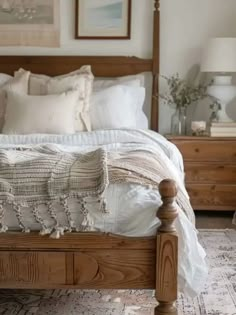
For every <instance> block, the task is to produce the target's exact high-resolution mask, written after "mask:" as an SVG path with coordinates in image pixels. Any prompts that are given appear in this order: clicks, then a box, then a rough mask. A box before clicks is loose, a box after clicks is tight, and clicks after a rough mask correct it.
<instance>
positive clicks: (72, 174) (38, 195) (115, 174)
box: [0, 145, 192, 237]
mask: <svg viewBox="0 0 236 315" xmlns="http://www.w3.org/2000/svg"><path fill="white" fill-rule="evenodd" d="M164 178H172V176H171V174H169V173H168V170H167V169H166V167H165V161H163V160H161V159H160V158H159V157H157V156H156V155H155V154H153V153H151V152H147V151H142V150H137V151H135V150H132V151H129V152H109V153H107V152H106V151H105V150H104V149H102V148H100V149H97V150H95V151H92V152H89V153H84V154H78V153H68V152H62V151H60V150H57V147H56V146H54V145H43V146H36V147H32V148H31V149H21V150H19V149H18V150H13V149H7V150H5V149H2V150H0V231H2V232H6V231H7V229H8V227H7V226H6V225H5V224H4V216H5V206H6V205H8V206H9V205H11V206H12V208H13V210H14V211H15V213H16V217H17V219H18V223H19V226H20V228H21V229H22V231H24V232H29V229H28V228H27V226H25V225H24V223H23V222H24V220H23V216H24V213H23V212H22V207H23V206H27V207H32V214H33V216H34V218H35V220H36V221H37V222H38V223H40V225H41V227H42V228H41V234H52V236H53V237H59V236H60V234H63V232H64V231H65V230H68V231H83V230H92V225H93V222H92V219H91V217H90V214H89V207H91V205H92V207H93V209H95V210H97V211H101V214H102V213H105V212H106V211H107V209H106V202H105V200H104V197H103V195H104V192H105V191H106V188H107V186H108V183H124V182H126V183H135V184H140V185H146V186H151V187H152V188H153V189H158V184H159V183H160V181H161V180H162V179H164ZM70 198H77V200H78V210H79V211H80V212H81V213H82V214H83V217H84V220H83V222H82V224H81V226H75V222H73V220H72V218H71V213H70V208H69V205H68V200H69V199H70ZM55 202H60V204H61V205H62V206H63V209H64V212H65V215H66V217H67V219H68V226H67V227H64V226H63V227H62V226H59V225H58V222H57V215H56V211H55V209H54V204H55ZM177 202H178V204H179V205H180V207H181V209H183V210H184V211H185V213H186V214H187V216H188V217H189V218H190V219H192V210H191V206H190V204H189V201H188V198H187V197H186V195H185V194H184V192H182V191H181V190H179V192H178V196H177ZM42 204H44V205H45V204H46V205H47V208H48V212H49V214H50V216H51V218H52V219H53V220H54V222H55V224H54V226H53V227H51V226H50V227H49V226H48V225H47V222H46V221H45V220H44V219H43V217H42V215H41V213H40V211H39V206H40V205H42Z"/></svg>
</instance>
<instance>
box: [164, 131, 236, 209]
mask: <svg viewBox="0 0 236 315" xmlns="http://www.w3.org/2000/svg"><path fill="white" fill-rule="evenodd" d="M167 139H168V140H169V141H171V142H172V143H174V144H175V145H176V146H177V147H178V148H179V150H180V152H181V153H182V155H183V159H184V166H185V173H186V177H185V181H186V188H187V191H188V193H189V195H190V200H191V204H192V206H193V208H194V210H227V211H228V210H236V138H215V137H214V138H213V137H191V136H167Z"/></svg>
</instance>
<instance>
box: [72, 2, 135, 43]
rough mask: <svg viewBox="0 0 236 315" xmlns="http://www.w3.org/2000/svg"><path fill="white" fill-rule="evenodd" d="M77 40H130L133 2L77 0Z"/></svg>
mask: <svg viewBox="0 0 236 315" xmlns="http://www.w3.org/2000/svg"><path fill="white" fill-rule="evenodd" d="M75 20H76V22H75V38H77V39H129V38H130V32H131V0H76V19H75Z"/></svg>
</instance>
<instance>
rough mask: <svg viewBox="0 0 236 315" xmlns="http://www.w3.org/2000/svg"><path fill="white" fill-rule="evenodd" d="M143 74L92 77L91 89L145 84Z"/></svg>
mask: <svg viewBox="0 0 236 315" xmlns="http://www.w3.org/2000/svg"><path fill="white" fill-rule="evenodd" d="M144 82H145V76H144V74H143V73H140V74H136V75H126V76H123V77H118V78H113V79H106V78H96V77H95V78H94V82H93V89H94V90H100V89H104V88H108V87H111V86H113V85H119V84H121V85H128V86H143V87H144V86H145V83H144Z"/></svg>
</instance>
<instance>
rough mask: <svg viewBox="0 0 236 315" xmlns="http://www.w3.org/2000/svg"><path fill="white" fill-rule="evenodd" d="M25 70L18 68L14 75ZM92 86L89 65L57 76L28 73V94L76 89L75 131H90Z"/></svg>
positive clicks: (55, 92)
mask: <svg viewBox="0 0 236 315" xmlns="http://www.w3.org/2000/svg"><path fill="white" fill-rule="evenodd" d="M23 72H25V70H23V69H20V70H18V71H17V72H16V73H15V75H16V76H17V75H18V74H19V73H23ZM92 86H93V74H92V72H91V67H90V66H83V67H81V68H80V69H78V70H76V71H73V72H71V73H68V74H66V75H61V76H57V77H49V76H45V75H41V74H33V73H31V74H30V78H29V94H30V95H48V94H58V93H62V92H66V91H68V90H78V91H79V97H78V102H77V107H76V111H75V129H76V131H90V130H91V123H90V117H89V114H88V113H89V106H90V96H91V93H92Z"/></svg>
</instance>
